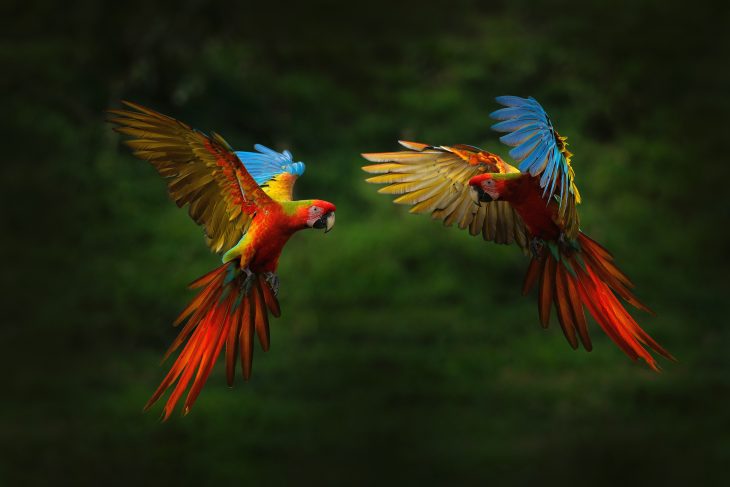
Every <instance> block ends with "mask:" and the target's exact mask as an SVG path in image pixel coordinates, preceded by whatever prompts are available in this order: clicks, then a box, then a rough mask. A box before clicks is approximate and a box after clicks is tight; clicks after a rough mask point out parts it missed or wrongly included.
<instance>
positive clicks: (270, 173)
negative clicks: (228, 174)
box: [236, 144, 306, 185]
mask: <svg viewBox="0 0 730 487" xmlns="http://www.w3.org/2000/svg"><path fill="white" fill-rule="evenodd" d="M254 149H255V150H257V151H258V152H244V151H239V152H236V156H238V159H239V160H240V161H241V163H242V164H243V165H244V166H245V167H246V170H247V171H248V172H249V174H251V177H252V178H254V180H255V181H256V184H258V185H261V184H264V183H266V182H267V181H269V180H271V179H273V178H274V177H276V176H278V175H279V174H281V173H283V172H288V173H289V174H293V175H295V176H301V175H302V174H304V170H305V169H306V166H305V165H304V163H303V162H293V159H292V154H291V152H289V151H288V150H285V151H284V152H276V151H275V150H273V149H269V148H268V147H266V146H265V145H261V144H256V145H254Z"/></svg>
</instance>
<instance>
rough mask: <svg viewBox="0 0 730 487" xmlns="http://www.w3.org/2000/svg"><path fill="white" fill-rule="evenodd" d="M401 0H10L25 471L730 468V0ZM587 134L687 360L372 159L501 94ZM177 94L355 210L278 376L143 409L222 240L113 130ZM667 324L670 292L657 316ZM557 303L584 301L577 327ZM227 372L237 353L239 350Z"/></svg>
mask: <svg viewBox="0 0 730 487" xmlns="http://www.w3.org/2000/svg"><path fill="white" fill-rule="evenodd" d="M713 3H714V4H715V5H714V6H711V5H710V2H708V4H707V5H704V4H703V3H702V2H692V3H691V4H687V3H686V2H685V3H680V2H666V1H641V2H580V1H558V2H534V1H515V2H499V1H497V2H477V1H476V0H474V1H466V0H453V1H451V2H448V3H447V4H446V3H445V4H442V5H438V4H436V3H428V2H424V3H420V2H411V3H404V4H398V5H394V4H392V3H391V2H388V1H384V0H372V1H370V2H367V5H365V4H354V3H353V4H350V3H348V2H331V3H327V2H300V3H299V4H298V5H297V6H284V5H278V4H276V3H275V2H257V3H251V2H238V4H236V5H222V4H210V3H208V2H203V1H199V0H183V1H179V2H174V3H172V2H170V3H169V4H168V5H164V4H159V3H152V2H114V3H112V2H96V1H91V0H89V1H82V2H71V3H68V2H53V1H50V0H48V1H36V2H32V3H25V4H22V5H21V4H20V3H17V4H13V3H7V2H3V5H2V7H0V9H1V10H0V18H2V19H3V21H2V22H3V25H4V26H3V28H2V43H1V44H0V63H1V65H2V67H3V72H4V75H3V76H2V78H0V86H2V90H1V95H0V96H2V109H3V110H2V112H3V116H2V120H1V121H0V124H1V125H0V127H1V128H2V133H3V134H4V143H3V163H2V164H1V165H0V171H2V172H1V174H2V181H3V190H2V197H3V200H4V201H3V204H2V208H3V210H2V214H3V228H4V230H3V232H2V240H1V241H2V249H3V257H4V259H3V260H4V263H3V271H2V273H0V276H2V277H1V278H2V281H1V282H0V284H2V290H3V292H2V296H3V301H4V304H3V306H2V309H3V315H4V317H3V319H2V328H1V329H0V338H1V340H2V341H1V343H2V345H3V347H2V348H3V351H2V354H1V355H2V360H3V368H4V370H5V373H4V383H5V386H4V387H3V390H4V392H3V400H2V401H0V411H1V412H2V414H1V415H0V420H1V422H0V449H1V450H0V483H2V484H3V485H52V484H69V485H143V484H152V483H154V484H157V485H171V484H175V485H188V484H191V485H192V484H194V485H201V484H204V485H230V484H231V483H246V484H248V485H279V484H295V485H310V484H325V485H349V484H376V483H377V484H406V485H413V484H441V485H444V484H447V485H452V484H468V485H469V484H472V485H474V484H476V485H485V484H489V483H498V484H534V483H537V482H540V483H541V484H553V483H557V482H560V483H563V484H565V483H568V484H570V483H577V482H579V481H584V482H590V483H591V484H593V485H616V484H621V485H625V484H634V483H639V482H642V483H644V484H647V483H648V484H660V483H661V484H676V485H685V484H693V485H696V484H697V483H710V482H711V481H717V482H721V480H722V479H723V476H724V478H725V479H726V478H727V473H728V468H729V467H728V465H730V463H729V462H730V410H729V408H728V401H729V400H730V359H729V358H728V352H727V348H728V345H730V328H729V327H728V325H729V324H728V322H727V316H728V291H730V287H729V285H728V275H729V272H730V265H728V257H727V251H728V244H727V237H728V234H727V233H728V232H727V225H728V218H729V216H730V215H729V211H728V210H729V208H730V202H729V198H728V191H727V181H728V180H730V178H729V177H728V176H730V174H728V173H729V172H730V171H729V170H728V163H730V161H728V157H727V154H728V152H727V138H728V137H727V134H728V130H729V128H730V127H728V124H727V120H728V111H730V103H729V98H728V95H727V89H728V86H729V85H730V76H728V52H730V42H729V41H728V35H727V20H728V19H729V18H730V15H728V14H729V11H730V9H728V7H727V6H722V7H721V6H720V5H719V4H717V2H713ZM500 94H515V95H523V96H527V95H533V96H535V97H536V98H537V99H538V100H540V101H541V102H542V104H543V105H544V106H545V107H546V109H547V110H548V112H549V113H550V115H551V116H552V118H553V120H555V123H556V124H557V127H558V128H559V130H560V132H561V133H563V134H565V135H568V136H569V137H570V144H571V145H570V148H571V150H573V151H574V152H575V154H576V155H575V158H574V166H575V168H576V172H577V174H578V184H579V186H580V188H581V191H582V193H583V196H584V204H583V205H582V207H581V210H582V223H583V228H584V230H585V231H586V232H587V233H589V234H590V235H591V236H593V237H594V238H595V239H597V240H598V241H599V242H601V243H603V244H604V245H605V246H607V247H608V248H609V249H611V250H612V251H613V253H614V254H615V255H616V257H617V260H618V262H619V265H621V266H622V267H623V268H624V269H625V270H626V271H627V273H628V274H629V275H630V276H631V277H632V278H633V279H634V281H635V282H636V283H637V286H638V288H637V289H638V295H639V297H640V298H641V299H643V300H644V301H645V302H647V304H648V305H649V306H651V307H652V308H654V309H655V310H656V311H657V313H658V316H656V317H652V316H644V315H642V316H640V320H639V321H640V323H641V324H642V325H643V326H644V327H645V328H646V330H647V331H649V332H650V333H651V334H652V335H653V336H654V337H656V338H657V339H658V340H659V341H660V342H661V343H662V344H663V345H664V346H666V347H667V348H668V349H669V350H670V351H671V352H673V353H674V354H675V355H676V356H677V357H678V359H679V362H678V363H676V364H675V363H668V362H666V361H663V362H662V365H663V366H664V371H663V372H662V373H661V374H655V373H652V372H651V371H649V370H648V369H647V368H646V367H643V366H641V365H640V364H635V363H633V362H631V361H630V360H629V359H627V358H626V357H625V356H624V355H623V354H622V353H621V352H620V350H618V348H617V347H615V346H614V345H613V344H612V343H611V342H610V341H609V340H608V339H607V337H605V336H604V335H603V333H602V332H601V331H600V329H599V328H598V326H597V325H595V324H592V328H591V331H592V337H593V339H594V345H595V349H594V351H593V352H591V353H586V352H584V351H577V352H573V351H571V349H570V348H569V346H568V344H567V343H566V342H565V340H564V338H563V336H562V333H561V332H560V330H559V327H557V326H555V325H556V323H555V322H553V325H552V326H551V328H550V329H548V330H547V331H543V330H542V329H541V328H540V327H539V324H538V320H537V309H536V303H535V301H536V299H535V296H534V295H533V296H530V297H529V298H523V297H521V296H520V293H519V290H520V286H521V283H522V276H523V273H524V270H525V268H526V265H527V260H526V259H525V258H524V257H523V256H522V255H521V254H520V252H519V251H518V250H517V249H516V248H510V247H500V246H496V245H493V244H488V243H484V242H483V241H481V240H479V239H477V238H473V237H470V236H469V235H468V234H467V233H466V232H463V231H459V230H457V229H453V228H442V226H441V225H440V224H438V223H437V222H433V221H431V220H430V219H429V218H428V217H425V216H412V215H409V214H408V213H407V211H406V208H404V207H398V206H395V205H393V204H392V203H391V202H390V198H388V197H385V196H382V195H378V194H376V187H373V186H370V185H367V184H366V183H364V182H363V179H364V174H363V173H362V172H361V170H360V166H361V165H362V164H363V160H361V159H360V158H359V153H360V152H364V151H383V150H394V149H396V148H397V145H396V140H397V139H398V138H406V139H411V140H418V141H423V142H429V143H434V144H454V143H467V144H475V145H480V146H482V147H484V148H487V149H489V150H492V151H496V152H498V153H500V154H502V155H506V151H505V148H504V147H502V146H501V145H500V144H499V142H498V141H497V136H496V134H495V133H493V132H491V131H490V129H489V126H490V120H489V118H488V114H489V113H490V112H491V111H492V110H494V109H495V108H496V106H495V102H494V101H493V98H494V96H496V95H500ZM120 99H130V100H134V101H137V102H139V103H142V104H147V105H149V106H151V107H154V108H156V109H158V110H160V111H162V112H164V113H167V114H170V115H172V116H175V117H176V118H179V119H181V120H184V121H187V122H188V123H190V124H192V125H194V126H196V127H197V128H199V129H201V130H205V131H210V130H215V131H217V132H219V133H221V134H223V135H224V136H225V137H226V138H227V139H228V141H229V142H231V144H233V145H234V146H235V147H236V148H238V149H241V150H248V149H250V148H251V147H252V145H253V144H254V143H256V142H258V143H263V144H266V145H270V146H272V147H275V148H277V149H279V150H282V149H285V148H288V149H290V150H291V151H292V152H293V153H294V155H295V158H296V159H298V160H303V161H305V162H306V163H307V173H306V177H304V178H302V179H301V180H300V182H299V183H298V186H297V193H298V196H300V197H318V198H323V199H327V200H330V201H333V202H335V203H336V204H337V207H338V211H337V213H338V215H337V226H336V228H335V231H334V232H332V233H330V234H327V235H326V236H324V235H323V234H322V233H321V232H302V233H301V234H298V235H297V236H295V237H294V238H293V239H292V240H291V241H290V243H289V245H288V247H287V248H286V250H285V253H284V255H283V258H282V261H281V266H280V276H281V280H282V290H281V296H280V297H281V302H282V307H283V317H282V318H281V319H279V320H276V321H275V322H273V327H272V349H271V351H270V352H269V353H267V354H263V353H261V352H260V351H257V352H256V354H255V355H256V358H255V361H254V375H253V378H252V380H251V381H250V382H249V383H248V384H243V383H242V382H240V381H239V382H238V383H237V384H236V386H235V387H234V388H232V389H228V388H227V387H226V386H225V379H224V377H223V374H222V370H221V369H220V368H218V369H216V370H215V371H214V373H213V375H212V376H211V378H210V380H209V381H208V384H207V386H206V388H205V389H204V392H203V394H202V395H201V397H200V398H199V400H198V402H197V404H196V406H195V408H194V410H193V412H192V414H190V415H189V416H187V417H185V418H181V417H178V416H175V417H174V418H173V419H172V420H171V421H169V422H168V423H165V424H162V423H160V422H159V416H158V414H159V412H160V409H161V408H160V407H159V406H158V407H156V408H155V410H153V411H152V412H150V413H147V414H143V413H142V405H143V404H144V402H145V401H146V400H147V398H148V397H149V395H150V394H151V393H152V391H153V390H154V389H155V388H156V386H157V384H158V382H159V381H160V380H161V379H162V377H163V375H164V372H165V370H166V369H165V367H160V366H159V365H158V364H159V359H160V358H161V356H162V353H163V352H164V350H165V349H166V347H167V345H168V344H169V343H170V342H171V340H172V339H173V337H174V336H175V334H176V330H175V329H174V328H172V327H171V322H172V320H173V319H174V318H175V317H176V315H177V313H178V312H179V311H180V310H181V309H182V307H183V306H184V305H185V304H186V303H187V301H188V300H189V299H190V298H191V296H192V293H191V292H190V291H187V290H186V288H185V285H186V284H187V283H188V282H189V281H191V280H193V279H194V278H195V277H197V276H199V275H201V274H202V273H204V272H206V271H208V270H209V269H211V268H213V267H214V266H216V265H217V264H218V262H219V261H218V259H217V257H215V256H214V255H212V254H211V253H209V252H208V250H207V248H206V246H205V244H204V241H203V238H202V234H201V230H200V229H199V228H198V227H196V225H195V224H194V223H193V222H192V221H190V220H189V218H188V217H187V215H186V213H185V212H184V211H180V210H177V209H176V207H175V205H173V204H172V203H171V202H170V201H169V200H168V199H167V196H166V193H165V185H164V183H163V181H161V180H160V178H159V177H158V176H157V175H156V173H155V172H154V170H153V169H152V168H151V167H150V166H149V165H148V164H146V163H144V162H142V161H138V160H136V159H134V158H132V156H131V154H130V152H129V150H127V149H126V148H125V147H123V146H121V145H120V140H119V138H118V137H117V136H116V134H114V133H113V132H112V131H111V129H110V127H109V126H108V125H107V124H105V122H104V118H105V115H104V110H105V109H106V108H109V107H118V106H119V100H120ZM637 316H638V315H637ZM553 321H554V320H553ZM219 365H220V364H219Z"/></svg>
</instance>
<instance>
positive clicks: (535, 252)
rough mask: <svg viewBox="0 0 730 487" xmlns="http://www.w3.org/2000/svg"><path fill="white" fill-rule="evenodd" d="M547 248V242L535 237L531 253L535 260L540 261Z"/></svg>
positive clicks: (531, 243)
mask: <svg viewBox="0 0 730 487" xmlns="http://www.w3.org/2000/svg"><path fill="white" fill-rule="evenodd" d="M544 248H545V241H544V240H543V239H541V238H538V237H533V238H532V239H531V240H530V253H531V254H532V257H533V258H534V259H539V258H540V256H542V251H543V249H544Z"/></svg>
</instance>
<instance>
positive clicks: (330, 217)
mask: <svg viewBox="0 0 730 487" xmlns="http://www.w3.org/2000/svg"><path fill="white" fill-rule="evenodd" d="M334 226H335V212H334V211H332V212H330V213H327V221H326V222H325V227H324V233H327V232H329V231H330V230H332V228H334Z"/></svg>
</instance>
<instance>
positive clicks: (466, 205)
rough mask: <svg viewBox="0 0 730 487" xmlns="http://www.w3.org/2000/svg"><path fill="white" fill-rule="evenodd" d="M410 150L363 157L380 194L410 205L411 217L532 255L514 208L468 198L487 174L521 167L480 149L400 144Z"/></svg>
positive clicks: (508, 205) (515, 169) (524, 231)
mask: <svg viewBox="0 0 730 487" xmlns="http://www.w3.org/2000/svg"><path fill="white" fill-rule="evenodd" d="M400 144H401V145H402V146H404V147H405V148H406V149H408V150H405V151H398V152H380V153H369V154H363V155H362V156H363V157H364V158H365V159H367V160H368V161H371V162H373V163H374V164H370V165H367V166H364V167H363V170H364V171H365V172H368V173H370V174H374V175H375V176H372V177H370V178H368V179H367V180H366V181H367V182H369V183H373V184H385V185H386V186H384V187H382V188H380V189H379V190H378V192H379V193H385V194H393V195H397V196H398V197H397V198H395V199H394V200H393V201H394V202H395V203H398V204H404V205H410V206H411V208H410V212H411V213H430V214H431V217H432V218H434V219H437V220H442V221H443V222H444V225H446V226H451V225H453V224H455V223H456V224H457V225H458V226H459V228H462V229H466V228H468V229H469V233H470V234H471V235H478V234H480V233H481V234H482V237H483V238H484V240H491V241H494V242H496V243H501V244H510V243H516V244H517V245H519V246H520V247H521V248H522V249H523V250H524V251H526V250H527V245H528V242H527V240H528V239H527V235H526V230H525V225H524V223H523V222H522V219H521V218H520V216H519V215H518V214H517V213H516V212H515V211H514V209H513V208H512V206H510V204H509V203H507V202H504V201H493V202H491V203H482V204H481V205H476V204H475V203H474V202H473V200H472V199H471V196H470V194H469V192H470V188H469V180H470V179H471V178H472V177H473V176H475V175H477V174H479V173H482V172H495V173H508V172H509V173H512V172H519V170H518V169H517V168H515V167H514V166H511V165H509V164H507V163H506V162H504V161H503V160H502V159H501V158H500V157H499V156H497V155H495V154H491V153H489V152H486V151H482V150H480V149H477V148H475V147H471V146H465V145H456V146H453V147H447V146H439V147H435V146H430V145H428V144H422V143H420V142H407V141H400Z"/></svg>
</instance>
